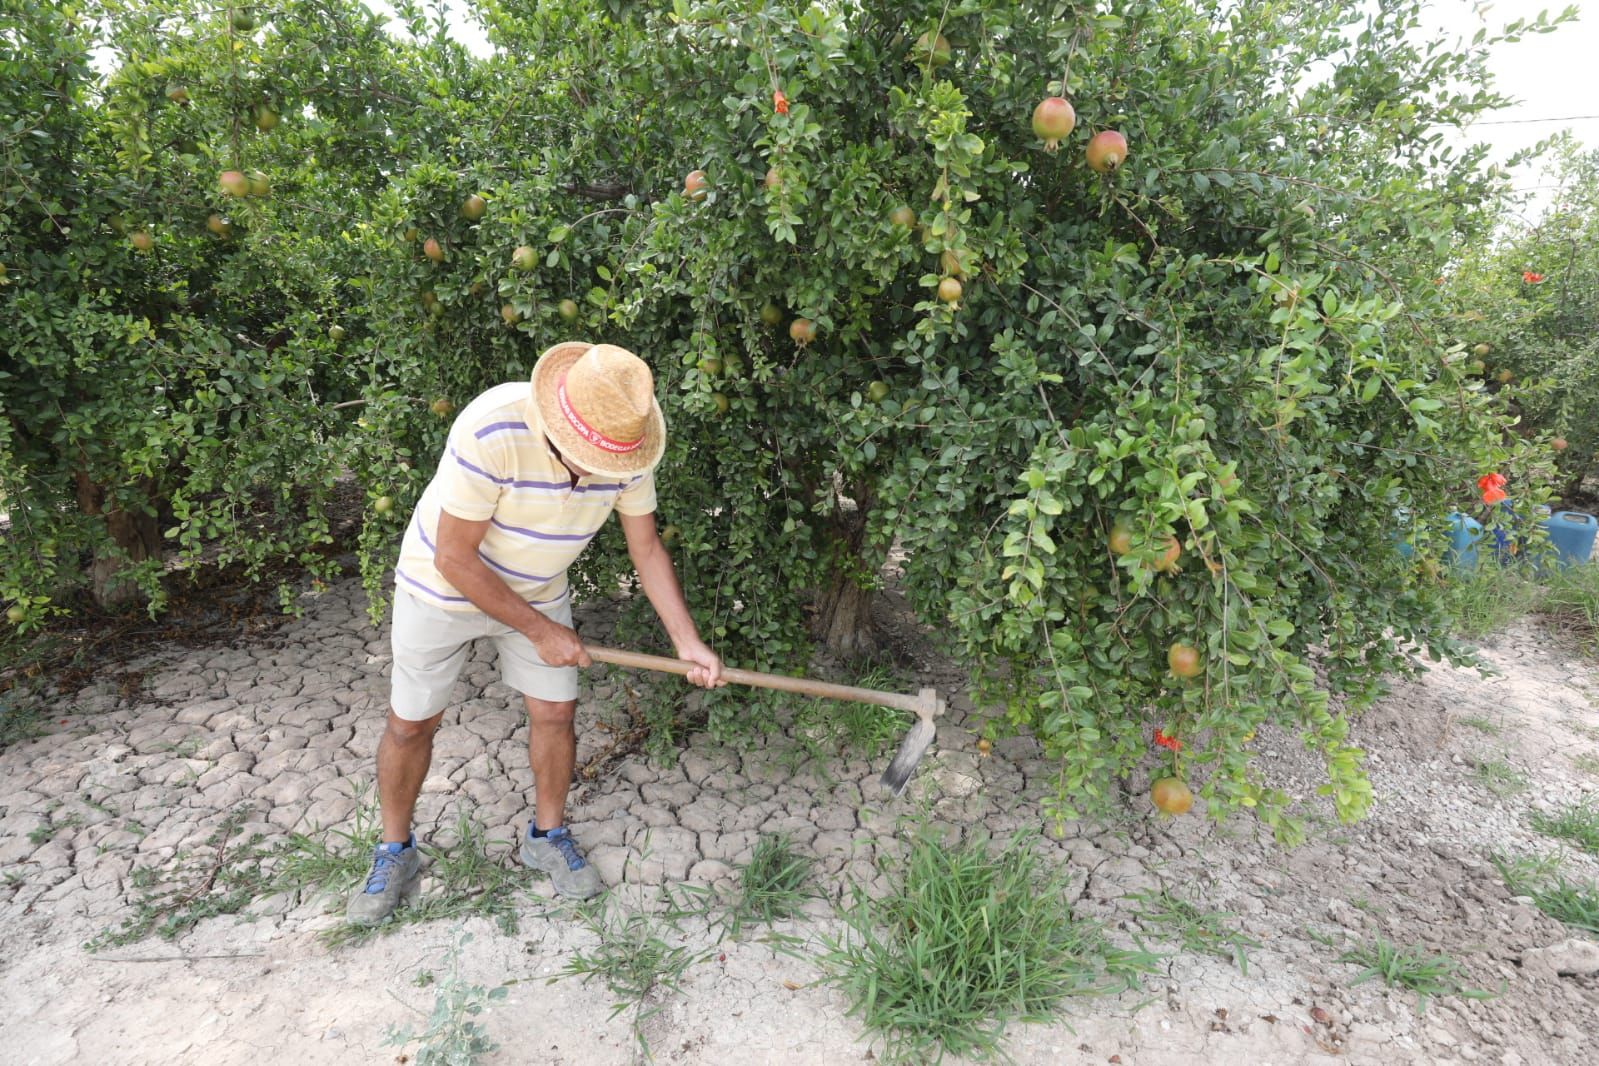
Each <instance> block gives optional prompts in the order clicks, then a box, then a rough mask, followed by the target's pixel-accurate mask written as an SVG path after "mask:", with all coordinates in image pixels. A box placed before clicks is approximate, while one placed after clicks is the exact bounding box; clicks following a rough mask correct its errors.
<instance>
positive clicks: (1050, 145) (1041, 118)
mask: <svg viewBox="0 0 1599 1066" xmlns="http://www.w3.org/2000/svg"><path fill="white" fill-rule="evenodd" d="M1076 125H1077V112H1076V111H1074V110H1072V105H1071V104H1070V102H1068V101H1067V100H1065V99H1063V98H1061V97H1059V96H1050V97H1047V98H1045V99H1044V100H1042V101H1041V102H1040V103H1039V105H1038V106H1037V107H1035V108H1033V132H1034V133H1036V134H1037V135H1038V136H1039V137H1042V138H1043V140H1044V151H1046V152H1053V151H1056V150H1058V149H1059V148H1060V142H1061V141H1062V140H1063V139H1064V138H1065V137H1066V135H1067V134H1069V133H1071V131H1072V129H1073V128H1074V127H1076Z"/></svg>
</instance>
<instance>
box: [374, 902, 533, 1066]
mask: <svg viewBox="0 0 1599 1066" xmlns="http://www.w3.org/2000/svg"><path fill="white" fill-rule="evenodd" d="M471 941H472V934H471V933H461V934H460V936H459V938H458V939H457V940H456V942H455V943H454V944H452V945H451V946H450V950H449V951H448V952H446V953H445V956H444V965H445V967H446V969H445V973H444V976H443V978H442V979H440V980H439V981H438V989H437V992H436V993H435V995H434V998H433V1010H432V1012H431V1013H430V1014H429V1015H428V1016H427V1024H426V1025H425V1026H424V1027H423V1028H422V1030H421V1032H412V1030H411V1027H410V1026H406V1027H405V1028H404V1029H400V1028H398V1027H396V1026H392V1025H391V1026H390V1027H389V1031H388V1037H387V1039H386V1040H384V1044H385V1045H386V1046H388V1047H404V1046H405V1045H407V1044H409V1043H411V1042H412V1041H420V1042H421V1046H419V1047H418V1048H417V1050H416V1057H415V1058H414V1059H413V1061H414V1062H415V1063H416V1066H471V1064H472V1063H475V1062H476V1061H477V1060H478V1058H479V1056H482V1055H487V1054H488V1053H490V1052H492V1051H494V1050H496V1047H497V1045H496V1044H495V1043H494V1042H493V1041H492V1040H490V1039H489V1036H488V1032H487V1031H486V1030H485V1029H484V1028H483V1026H482V1025H481V1024H479V1023H478V1022H476V1021H474V1020H473V1019H475V1018H476V1017H477V1016H478V1015H479V1014H482V1013H483V1011H484V1010H485V1009H486V1008H487V1007H488V1006H489V1005H491V1004H493V1003H497V1002H499V1001H500V1000H502V999H504V998H505V997H506V994H507V992H508V989H507V988H506V987H505V986H504V985H500V986H498V987H497V988H490V989H485V988H484V987H483V986H482V985H471V984H466V983H464V982H463V981H462V980H461V967H460V963H461V949H462V948H464V947H466V945H467V944H469V943H471ZM424 976H425V979H423V978H424ZM433 982H434V974H433V972H432V971H431V970H420V971H418V973H417V978H416V980H414V982H413V983H415V984H416V985H417V986H418V987H423V986H426V985H428V984H431V983H433Z"/></svg>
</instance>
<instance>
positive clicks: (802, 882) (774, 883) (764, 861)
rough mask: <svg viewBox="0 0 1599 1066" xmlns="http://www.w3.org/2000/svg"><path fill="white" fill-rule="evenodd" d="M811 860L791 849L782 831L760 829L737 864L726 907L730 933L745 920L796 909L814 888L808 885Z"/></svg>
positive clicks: (776, 917) (767, 919)
mask: <svg viewBox="0 0 1599 1066" xmlns="http://www.w3.org/2000/svg"><path fill="white" fill-rule="evenodd" d="M811 866H812V861H811V859H810V857H809V856H806V855H801V854H800V853H799V852H798V851H796V850H795V848H794V845H793V843H792V842H791V841H790V840H789V839H788V836H787V835H786V834H770V833H763V834H761V836H760V839H759V840H757V841H756V843H755V850H754V852H753V853H752V854H751V855H750V861H749V862H747V863H745V864H744V865H743V866H740V867H739V868H738V893H737V895H736V896H735V897H734V898H733V901H732V905H731V906H730V907H729V910H728V923H727V924H728V928H729V931H730V932H731V933H732V935H734V936H737V935H738V934H739V931H740V930H741V929H742V928H743V926H744V925H745V924H746V923H748V922H761V923H763V924H766V925H770V924H771V923H773V922H776V921H781V920H783V919H785V918H792V917H793V916H794V915H796V914H798V913H799V910H800V907H802V906H803V905H804V903H805V901H806V900H807V899H810V898H812V897H813V896H814V895H815V892H814V891H813V890H812V889H811V888H810V887H809V885H810V880H811Z"/></svg>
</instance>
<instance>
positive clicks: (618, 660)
mask: <svg viewBox="0 0 1599 1066" xmlns="http://www.w3.org/2000/svg"><path fill="white" fill-rule="evenodd" d="M583 649H584V650H585V651H587V652H588V653H589V658H591V659H593V660H594V661H595V662H597V663H610V664H611V665H612V666H626V667H629V668H630V669H634V670H659V671H661V672H662V673H667V674H678V675H680V676H686V675H687V674H688V672H689V671H690V670H697V669H699V664H698V663H691V662H689V661H688V660H686V659H668V658H666V657H665V656H663V655H645V654H643V653H641V652H636V651H622V650H620V649H618V648H602V647H597V646H595V645H593V644H585V645H583ZM722 677H723V678H725V679H726V680H728V681H731V682H733V683H734V684H735V685H753V686H754V687H755V688H770V689H776V690H778V691H779V692H794V693H798V694H799V695H801V696H820V697H821V698H823V699H829V700H852V701H854V702H855V703H874V704H877V705H878V706H880V707H893V708H896V709H898V710H901V711H911V712H913V713H915V714H918V715H921V716H922V717H930V716H932V715H934V714H937V713H939V712H940V711H942V710H943V706H942V704H943V702H944V701H943V700H941V699H939V697H938V691H937V690H936V689H930V688H924V689H922V691H921V692H920V693H919V694H917V695H915V696H907V695H905V694H904V693H900V692H880V691H878V690H877V689H872V688H856V687H855V686H853V685H835V684H833V683H831V682H828V681H816V680H813V679H812V678H808V677H788V676H786V675H784V674H763V673H760V672H758V671H755V670H738V669H735V668H733V667H730V666H724V667H723V668H722Z"/></svg>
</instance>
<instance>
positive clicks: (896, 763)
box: [881, 688, 944, 796]
mask: <svg viewBox="0 0 1599 1066" xmlns="http://www.w3.org/2000/svg"><path fill="white" fill-rule="evenodd" d="M921 701H922V705H921V706H920V707H918V708H917V709H916V715H917V718H916V724H915V725H913V726H911V730H910V732H909V733H906V734H905V739H904V740H902V741H900V745H899V751H897V752H895V753H894V759H893V761H892V762H890V763H889V764H888V769H886V770H884V771H883V776H882V778H881V781H882V785H883V788H884V789H885V790H887V791H888V792H889V793H891V794H893V795H895V796H897V795H899V794H900V793H901V792H904V791H905V786H906V785H907V784H908V783H909V782H910V779H911V774H913V773H915V771H916V767H917V764H919V763H920V762H921V761H922V756H924V755H926V754H927V749H928V748H929V747H931V746H932V744H933V737H934V736H935V735H936V733H937V730H935V729H934V728H933V717H934V716H935V715H937V714H939V713H941V712H942V711H943V710H944V701H943V700H942V699H940V698H939V695H938V690H937V689H931V688H924V689H922V691H921Z"/></svg>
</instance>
